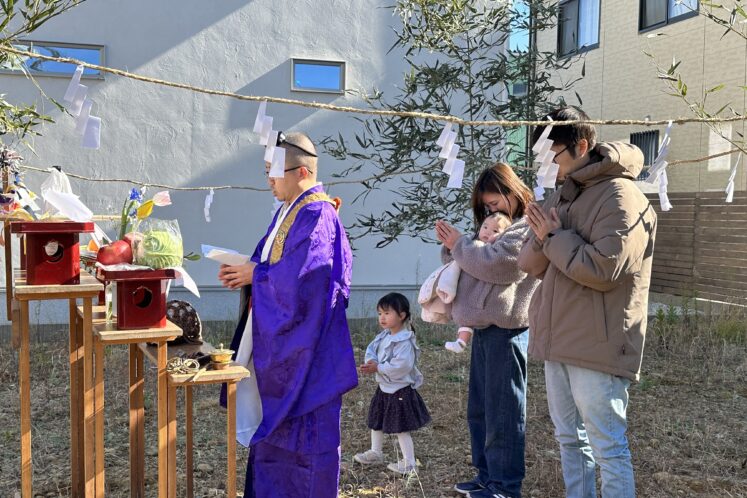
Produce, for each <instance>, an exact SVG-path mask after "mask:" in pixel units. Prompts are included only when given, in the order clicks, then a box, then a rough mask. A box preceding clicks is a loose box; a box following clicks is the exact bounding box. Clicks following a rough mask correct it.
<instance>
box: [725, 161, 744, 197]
mask: <svg viewBox="0 0 747 498" xmlns="http://www.w3.org/2000/svg"><path fill="white" fill-rule="evenodd" d="M741 159H742V154H739V155H738V156H737V160H736V162H735V163H734V166H732V167H731V174H729V181H728V182H727V183H726V190H725V192H726V202H728V203H731V202H734V180H735V179H736V177H737V166H739V161H740V160H741Z"/></svg>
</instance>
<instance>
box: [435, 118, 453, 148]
mask: <svg viewBox="0 0 747 498" xmlns="http://www.w3.org/2000/svg"><path fill="white" fill-rule="evenodd" d="M449 135H451V123H446V126H444V129H443V130H442V131H441V135H439V137H438V140H436V145H438V146H439V147H441V148H443V146H444V145H446V139H447V138H449Z"/></svg>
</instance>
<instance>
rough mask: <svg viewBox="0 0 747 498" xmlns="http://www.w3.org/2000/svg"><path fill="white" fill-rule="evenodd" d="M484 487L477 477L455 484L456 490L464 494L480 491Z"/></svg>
mask: <svg viewBox="0 0 747 498" xmlns="http://www.w3.org/2000/svg"><path fill="white" fill-rule="evenodd" d="M484 488H485V486H483V485H482V484H480V481H478V480H477V479H472V480H471V481H466V482H459V483H457V484H456V485H455V486H454V491H456V492H457V493H462V494H463V495H467V494H469V493H471V492H473V491H480V490H481V489H484Z"/></svg>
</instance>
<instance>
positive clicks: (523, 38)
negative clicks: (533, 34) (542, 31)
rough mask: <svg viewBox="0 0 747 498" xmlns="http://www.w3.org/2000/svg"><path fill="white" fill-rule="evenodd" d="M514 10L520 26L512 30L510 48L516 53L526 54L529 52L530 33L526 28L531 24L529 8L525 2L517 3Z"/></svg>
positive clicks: (509, 38)
mask: <svg viewBox="0 0 747 498" xmlns="http://www.w3.org/2000/svg"><path fill="white" fill-rule="evenodd" d="M514 9H515V11H516V14H517V16H516V17H517V18H516V21H517V24H518V26H517V27H515V28H514V29H512V30H511V34H510V35H509V37H508V48H509V50H511V51H514V52H526V51H528V50H529V31H528V30H527V29H525V28H524V27H525V26H526V25H527V24H528V22H529V6H528V5H527V4H526V2H525V1H517V2H515V3H514Z"/></svg>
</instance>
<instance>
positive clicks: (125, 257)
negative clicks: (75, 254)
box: [96, 240, 132, 265]
mask: <svg viewBox="0 0 747 498" xmlns="http://www.w3.org/2000/svg"><path fill="white" fill-rule="evenodd" d="M96 260H97V261H98V262H99V263H101V264H102V265H116V264H119V263H132V248H131V247H130V243H129V242H127V241H125V240H117V241H116V242H112V243H111V244H109V245H105V246H104V247H102V248H101V249H99V252H98V255H97V256H96Z"/></svg>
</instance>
